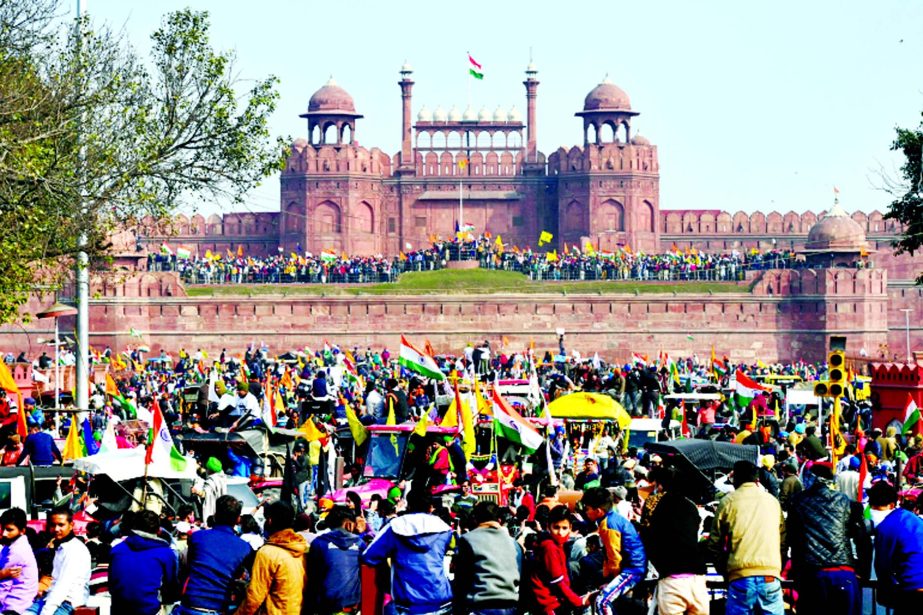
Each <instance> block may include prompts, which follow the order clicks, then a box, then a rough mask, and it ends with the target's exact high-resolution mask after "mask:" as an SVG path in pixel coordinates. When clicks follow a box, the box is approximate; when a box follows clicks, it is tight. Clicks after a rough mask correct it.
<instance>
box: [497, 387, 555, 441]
mask: <svg viewBox="0 0 923 615" xmlns="http://www.w3.org/2000/svg"><path fill="white" fill-rule="evenodd" d="M492 396H493V399H492V401H493V412H494V429H495V430H496V433H497V435H498V436H502V437H504V438H506V439H507V440H510V441H511V442H515V443H516V444H519V445H520V446H522V448H523V449H525V450H526V452H527V453H528V454H532V453H534V452H535V451H537V450H538V449H539V447H540V446H541V445H542V443H543V442H544V441H545V439H544V438H543V437H542V435H541V434H540V433H538V430H537V429H536V428H535V427H533V426H532V425H531V424H530V423H529V422H528V421H527V420H526V419H524V418H522V415H520V414H519V413H518V412H516V410H515V409H514V408H513V407H512V406H511V405H510V404H509V403H508V402H507V401H506V400H505V399H503V397H502V396H501V395H500V394H499V393H497V390H496V389H494V390H493V392H492Z"/></svg>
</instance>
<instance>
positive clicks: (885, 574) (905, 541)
mask: <svg viewBox="0 0 923 615" xmlns="http://www.w3.org/2000/svg"><path fill="white" fill-rule="evenodd" d="M872 491H875V492H877V493H872V492H871V491H870V493H869V500H873V499H875V500H878V501H880V502H882V503H883V504H884V505H885V506H886V507H888V508H890V509H891V512H890V513H888V516H887V517H885V519H884V521H882V522H881V523H879V524H878V526H877V527H876V528H875V534H876V536H875V572H876V573H877V574H878V601H879V602H880V603H881V604H883V605H885V606H889V607H891V608H892V609H894V611H893V613H894V615H911V614H913V615H919V613H923V519H920V517H918V516H916V515H915V514H913V513H912V512H910V511H909V510H905V509H903V508H898V509H896V510H895V509H894V508H895V506H896V505H897V489H895V488H894V487H893V486H892V485H890V484H888V483H886V482H884V481H882V482H879V483H877V484H875V485H874V486H873V487H872Z"/></svg>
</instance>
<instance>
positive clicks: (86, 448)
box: [81, 418, 99, 456]
mask: <svg viewBox="0 0 923 615" xmlns="http://www.w3.org/2000/svg"><path fill="white" fill-rule="evenodd" d="M81 427H82V428H83V454H84V456H87V455H95V454H96V453H98V452H99V445H98V444H96V439H95V438H94V437H93V427H92V426H91V425H90V419H88V418H86V419H83V424H82V425H81Z"/></svg>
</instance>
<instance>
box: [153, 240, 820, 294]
mask: <svg viewBox="0 0 923 615" xmlns="http://www.w3.org/2000/svg"><path fill="white" fill-rule="evenodd" d="M709 258H710V257H706V259H703V261H702V262H701V263H686V262H679V263H671V262H670V261H669V260H667V259H664V258H658V257H654V258H641V259H633V260H628V259H626V260H617V259H604V258H593V257H589V258H588V257H573V256H567V257H563V258H560V259H559V260H551V261H549V260H548V259H547V257H546V255H545V254H544V253H542V254H538V255H536V254H531V255H525V254H512V253H508V252H507V253H496V252H494V251H492V250H489V249H485V248H484V247H483V246H477V245H476V244H454V243H453V244H446V245H443V246H441V247H440V248H439V249H433V250H427V251H425V252H418V253H412V254H410V255H406V256H403V255H402V256H401V257H399V258H394V259H391V260H385V259H355V260H346V261H334V262H332V263H328V264H324V263H321V262H320V261H317V260H313V261H309V262H308V264H299V265H293V263H291V262H290V261H282V262H278V261H275V260H270V261H268V262H266V261H257V262H256V263H255V264H253V265H249V264H244V265H238V264H236V263H233V262H225V261H220V262H218V263H209V264H206V263H203V262H201V261H184V260H182V259H177V258H176V257H175V256H168V255H159V254H158V255H152V256H151V257H150V258H149V259H148V270H149V271H177V272H179V274H180V277H181V279H182V281H183V282H184V283H185V284H189V285H195V284H207V285H224V284H388V283H392V282H396V281H397V279H398V277H399V276H400V275H401V274H403V273H407V272H412V271H434V270H438V269H442V268H444V267H445V266H446V264H447V263H448V262H449V261H477V262H478V266H479V267H480V268H481V269H487V270H501V271H514V272H518V273H521V274H523V275H525V276H528V277H529V279H531V280H536V281H568V282H572V281H636V282H638V281H640V282H648V281H649V282H696V281H698V282H741V281H744V280H745V279H746V278H747V273H748V272H750V271H764V270H769V269H803V268H806V267H807V265H806V264H805V263H804V261H801V260H798V259H795V258H786V257H783V256H781V255H779V256H772V257H764V258H757V259H750V260H738V259H731V258H721V259H718V260H709Z"/></svg>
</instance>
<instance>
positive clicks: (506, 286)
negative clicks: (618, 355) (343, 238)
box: [186, 269, 749, 297]
mask: <svg viewBox="0 0 923 615" xmlns="http://www.w3.org/2000/svg"><path fill="white" fill-rule="evenodd" d="M186 292H187V293H188V294H189V296H190V297H210V296H220V297H227V296H248V295H252V296H258V295H326V296H333V295H345V296H355V295H431V294H449V295H453V294H454V295H464V294H498V293H530V294H533V293H561V294H578V293H589V294H631V295H634V294H651V293H674V292H675V293H677V294H694V293H709V292H711V293H746V292H749V287H748V285H747V284H746V283H740V284H736V283H733V282H633V281H625V282H609V281H605V282H597V281H593V282H534V281H532V280H530V279H529V278H527V277H526V276H524V275H522V274H520V273H515V272H512V271H489V270H486V269H467V270H441V271H422V272H415V273H405V274H404V275H402V276H401V277H400V278H399V280H398V281H397V282H396V283H394V284H354V285H333V284H223V285H213V286H203V285H195V286H191V285H190V286H187V287H186Z"/></svg>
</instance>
